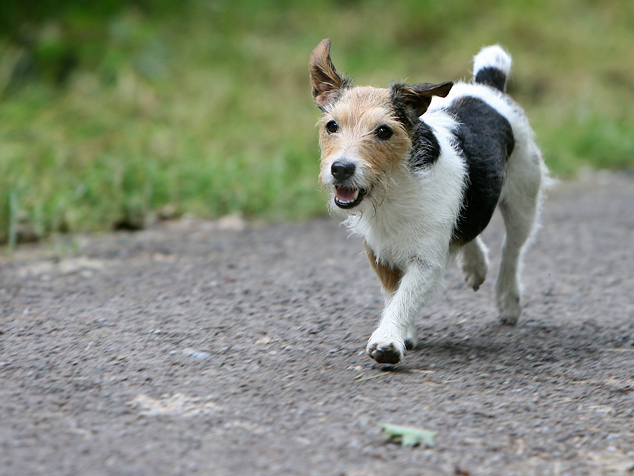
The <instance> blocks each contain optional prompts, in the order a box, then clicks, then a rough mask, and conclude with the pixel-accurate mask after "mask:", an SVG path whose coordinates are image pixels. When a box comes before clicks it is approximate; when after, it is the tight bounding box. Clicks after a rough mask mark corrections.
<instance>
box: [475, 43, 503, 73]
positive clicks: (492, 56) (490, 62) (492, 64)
mask: <svg viewBox="0 0 634 476" xmlns="http://www.w3.org/2000/svg"><path fill="white" fill-rule="evenodd" d="M512 64H513V60H512V59H511V56H510V55H509V54H508V53H507V52H506V51H504V48H502V47H501V46H500V45H493V46H485V47H484V48H482V49H481V50H480V52H479V53H478V54H477V55H476V56H475V58H473V76H474V77H475V75H476V74H478V71H480V70H481V69H484V68H496V69H499V70H501V71H502V72H503V73H504V74H505V75H507V76H508V75H509V74H510V73H511V65H512Z"/></svg>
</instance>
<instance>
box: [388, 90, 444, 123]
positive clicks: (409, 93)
mask: <svg viewBox="0 0 634 476" xmlns="http://www.w3.org/2000/svg"><path fill="white" fill-rule="evenodd" d="M452 87H453V82H452V81H447V82H446V83H441V84H429V83H423V84H415V85H413V86H410V85H407V84H394V85H392V87H391V93H392V103H393V104H394V105H395V106H396V107H397V109H402V108H403V107H404V108H405V109H406V110H407V112H408V116H409V117H410V118H411V119H417V118H418V117H420V116H422V115H423V114H424V113H425V111H426V110H427V108H428V107H429V104H430V103H431V99H432V97H433V96H440V97H442V98H444V97H445V96H447V94H449V91H451V88H452Z"/></svg>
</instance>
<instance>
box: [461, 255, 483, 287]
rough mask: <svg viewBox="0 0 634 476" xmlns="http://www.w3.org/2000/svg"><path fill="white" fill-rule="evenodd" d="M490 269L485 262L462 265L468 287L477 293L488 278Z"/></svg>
mask: <svg viewBox="0 0 634 476" xmlns="http://www.w3.org/2000/svg"><path fill="white" fill-rule="evenodd" d="M488 271H489V267H488V266H487V265H486V263H484V262H480V263H477V262H470V263H465V264H463V265H462V273H463V274H464V278H465V281H466V282H467V286H469V287H470V288H471V289H473V290H474V291H477V290H478V289H479V288H480V286H481V285H482V283H484V280H485V279H486V277H487V272H488Z"/></svg>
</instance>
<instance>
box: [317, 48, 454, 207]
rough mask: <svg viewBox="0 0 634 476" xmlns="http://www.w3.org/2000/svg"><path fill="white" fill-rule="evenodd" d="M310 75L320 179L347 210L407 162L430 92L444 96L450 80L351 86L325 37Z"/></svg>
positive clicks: (381, 187)
mask: <svg viewBox="0 0 634 476" xmlns="http://www.w3.org/2000/svg"><path fill="white" fill-rule="evenodd" d="M310 80H311V84H312V92H313V99H314V100H315V103H316V104H317V106H318V107H319V108H320V109H321V111H322V116H321V120H320V121H319V124H318V126H319V145H320V147H321V172H320V175H319V180H320V183H321V184H322V186H323V187H324V188H325V189H326V190H328V191H329V192H330V193H331V198H332V203H334V205H336V206H337V207H339V208H342V209H345V210H351V209H356V208H357V207H359V205H360V204H361V203H362V202H363V201H364V199H365V198H372V197H374V198H375V199H377V198H379V197H378V195H382V192H381V191H383V193H384V191H385V189H386V187H387V184H389V183H390V178H391V177H392V175H393V174H394V173H395V172H396V171H397V170H399V169H401V170H402V168H403V167H407V164H408V159H409V156H410V153H411V149H412V139H411V137H412V132H413V130H414V128H415V126H416V124H417V123H418V121H419V117H420V116H421V115H422V114H423V113H424V112H425V111H426V110H427V108H428V107H429V104H430V103H431V99H432V97H433V96H441V97H444V96H446V95H447V94H448V93H449V90H450V89H451V87H452V85H453V83H451V82H448V83H443V84H438V85H432V84H418V85H414V86H409V85H403V84H397V85H393V86H392V87H391V88H390V89H380V88H374V87H370V86H363V87H353V86H352V83H351V82H350V81H349V80H348V79H346V78H344V77H343V76H341V75H340V74H339V73H338V72H337V70H336V69H335V66H334V65H333V63H332V61H331V59H330V40H328V39H326V40H323V41H322V42H321V43H319V45H317V47H316V48H315V50H314V51H313V53H312V55H311V57H310ZM375 203H376V202H375Z"/></svg>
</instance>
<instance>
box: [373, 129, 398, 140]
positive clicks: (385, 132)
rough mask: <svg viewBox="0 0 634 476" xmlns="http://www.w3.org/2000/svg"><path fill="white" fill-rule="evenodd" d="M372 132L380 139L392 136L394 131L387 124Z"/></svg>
mask: <svg viewBox="0 0 634 476" xmlns="http://www.w3.org/2000/svg"><path fill="white" fill-rule="evenodd" d="M374 134H375V135H376V136H377V137H378V138H379V139H381V140H388V139H389V138H390V137H392V134H394V132H392V129H391V128H390V127H388V126H379V127H378V128H377V130H376V131H374Z"/></svg>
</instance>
